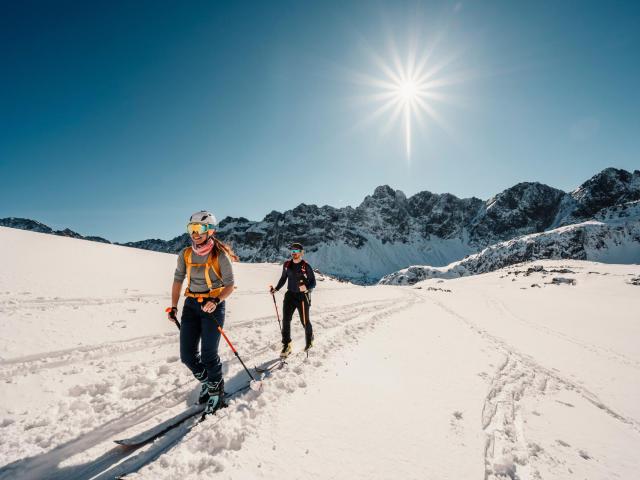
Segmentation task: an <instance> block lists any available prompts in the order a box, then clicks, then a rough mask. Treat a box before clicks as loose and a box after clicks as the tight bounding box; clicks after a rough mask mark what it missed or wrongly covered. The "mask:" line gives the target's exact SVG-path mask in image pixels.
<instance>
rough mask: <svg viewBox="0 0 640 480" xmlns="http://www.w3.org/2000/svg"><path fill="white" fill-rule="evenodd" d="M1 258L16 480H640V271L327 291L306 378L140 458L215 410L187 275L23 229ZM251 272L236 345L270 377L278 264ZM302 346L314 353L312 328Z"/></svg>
mask: <svg viewBox="0 0 640 480" xmlns="http://www.w3.org/2000/svg"><path fill="white" fill-rule="evenodd" d="M0 246H1V247H2V248H0V262H1V264H2V265H3V269H2V270H1V271H0V294H1V296H0V352H1V353H0V355H1V356H2V360H0V379H1V380H2V382H1V383H0V385H1V386H0V393H1V395H0V399H1V400H0V479H3V480H4V479H26V478H30V479H31V478H47V479H90V478H102V479H106V478H115V477H117V476H121V475H124V474H129V475H128V476H127V478H129V477H131V478H137V479H138V478H139V479H147V478H148V479H163V478H166V479H175V478H181V479H192V478H193V479H195V478H237V479H247V478H284V479H288V478H291V479H293V478H311V479H313V478H316V479H321V478H322V479H324V478H363V479H365V478H366V479H370V478H380V479H382V478H385V479H386V478H410V479H411V478H452V479H460V478H464V479H467V478H469V479H473V478H477V479H483V478H520V479H526V478H531V479H534V478H543V479H565V478H589V479H599V478H602V479H605V478H616V477H619V478H634V477H635V476H636V475H637V472H638V471H639V469H640V459H639V458H638V456H637V451H639V450H640V408H639V407H638V405H640V402H638V400H639V399H640V382H639V381H638V380H639V379H640V378H639V377H640V351H639V348H638V345H640V342H639V340H640V324H639V323H638V321H637V320H638V316H637V312H638V311H640V295H639V293H640V285H639V284H640V267H638V266H629V265H604V264H598V263H593V262H585V261H577V260H566V261H548V260H545V261H542V262H536V263H535V264H527V265H524V266H514V267H509V268H506V269H503V270H500V271H497V272H492V273H488V274H484V275H477V276H470V277H464V278H458V279H454V280H438V279H432V280H427V281H425V282H421V283H419V284H417V285H415V286H413V287H393V286H373V287H358V286H353V285H349V284H343V283H339V282H334V281H332V280H330V279H325V280H323V281H322V282H320V284H319V286H318V288H317V289H316V292H315V294H314V299H313V307H312V317H311V318H312V320H313V322H314V328H315V332H316V346H315V347H314V349H313V350H312V353H311V355H310V357H309V358H308V359H306V358H304V357H303V356H302V354H301V353H297V354H295V355H294V356H293V358H291V360H290V361H289V362H288V364H287V365H286V366H285V367H284V368H283V369H281V370H276V371H274V372H273V373H272V374H271V375H267V376H266V378H265V380H264V382H263V385H264V389H263V391H262V392H252V391H248V392H246V393H243V394H241V395H239V396H237V397H235V398H234V399H233V400H231V402H230V406H229V408H227V409H225V410H224V411H222V412H220V413H219V415H218V418H210V419H208V420H207V421H206V422H204V423H203V424H200V425H197V426H195V427H194V428H193V429H192V430H191V431H186V430H185V429H176V430H174V431H172V432H171V433H169V434H167V435H166V436H164V437H162V438H160V439H158V440H156V441H155V442H152V443H151V444H149V445H145V446H144V447H142V448H138V449H127V448H124V447H119V446H116V445H115V444H113V443H112V440H114V439H116V438H122V437H125V436H128V435H130V434H133V433H136V432H139V431H141V430H144V429H145V428H148V427H150V426H153V425H156V424H158V423H160V422H161V421H162V420H164V419H167V418H169V417H171V416H172V415H175V414H177V413H178V412H180V411H182V409H184V408H185V406H186V405H187V404H188V403H189V402H191V401H193V399H194V395H196V394H197V384H196V382H195V381H194V380H192V379H191V378H190V375H189V374H188V373H187V369H186V368H185V367H183V366H182V365H181V364H180V362H179V359H178V343H177V340H178V339H177V335H176V333H177V332H176V331H175V327H174V326H172V325H171V324H170V323H169V322H167V321H166V320H165V319H164V313H163V312H162V310H163V308H164V306H165V305H166V304H167V302H168V300H169V299H168V290H169V286H170V282H171V274H172V271H173V268H174V263H175V256H172V255H168V254H160V253H152V252H145V251H141V250H134V249H127V248H124V247H116V246H111V245H101V244H97V243H91V242H85V241H81V240H75V239H69V238H57V237H52V236H46V235H42V234H37V233H32V232H23V231H17V230H10V229H4V228H0ZM534 267H535V268H534ZM236 272H237V276H238V289H237V291H236V292H235V293H234V294H233V296H232V297H231V299H230V300H229V310H228V315H227V322H226V325H225V328H226V330H227V333H228V335H229V336H230V337H231V339H232V340H233V341H234V342H235V343H236V346H237V348H238V350H239V351H240V354H241V355H242V356H243V358H244V359H245V361H246V363H247V364H248V365H256V364H261V363H263V362H265V361H268V360H269V359H272V358H274V356H275V355H276V354H277V349H278V333H279V332H278V330H277V328H278V327H277V321H276V319H275V316H274V314H273V304H272V302H271V299H270V296H268V295H266V294H265V293H264V292H265V287H266V286H267V285H268V284H269V283H273V282H274V281H275V280H276V278H277V276H278V273H279V267H278V266H277V265H273V264H240V265H237V266H236ZM554 279H555V280H554ZM25 292H28V293H25ZM39 297H40V298H39ZM134 310H135V311H134ZM293 332H294V342H295V347H294V350H295V351H297V352H299V350H300V347H301V344H302V338H303V336H302V328H300V326H299V325H297V324H296V325H295V326H294V328H293ZM221 356H222V360H223V362H224V371H225V377H226V379H227V389H228V390H231V389H234V388H236V387H238V386H241V385H243V384H244V383H245V382H246V374H245V373H244V372H243V371H242V370H241V367H240V366H239V365H238V362H237V360H235V358H234V356H233V354H231V352H230V351H229V350H228V349H226V347H225V346H224V345H221Z"/></svg>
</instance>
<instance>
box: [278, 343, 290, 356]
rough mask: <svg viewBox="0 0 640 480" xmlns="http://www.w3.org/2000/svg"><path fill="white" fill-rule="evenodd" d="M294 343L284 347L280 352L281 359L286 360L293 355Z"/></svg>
mask: <svg viewBox="0 0 640 480" xmlns="http://www.w3.org/2000/svg"><path fill="white" fill-rule="evenodd" d="M291 346H292V342H289V343H286V344H284V345H282V350H281V351H280V358H282V359H285V358H287V357H288V356H289V354H290V353H291Z"/></svg>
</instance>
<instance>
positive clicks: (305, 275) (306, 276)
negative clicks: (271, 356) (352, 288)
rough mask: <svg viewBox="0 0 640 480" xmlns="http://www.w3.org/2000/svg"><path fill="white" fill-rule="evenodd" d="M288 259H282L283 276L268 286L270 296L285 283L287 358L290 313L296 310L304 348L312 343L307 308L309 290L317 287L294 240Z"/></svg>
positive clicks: (283, 353)
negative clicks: (302, 333) (284, 260)
mask: <svg viewBox="0 0 640 480" xmlns="http://www.w3.org/2000/svg"><path fill="white" fill-rule="evenodd" d="M290 249H291V259H290V260H287V261H286V262H284V265H283V266H282V275H281V277H280V280H279V281H278V284H277V285H276V286H275V288H274V287H273V286H271V287H269V291H270V293H271V294H272V295H273V294H274V293H275V292H277V291H278V290H280V289H281V288H282V287H283V286H284V284H285V282H287V293H285V295H284V302H283V304H282V312H283V319H282V320H283V325H282V351H281V352H280V357H281V358H286V357H288V356H289V354H290V353H291V348H292V342H291V319H292V318H293V312H295V311H296V310H298V314H299V315H300V323H302V326H303V327H304V335H305V341H306V344H305V347H304V351H305V352H308V351H309V349H310V348H311V347H312V346H313V327H312V326H311V319H310V318H309V307H310V306H311V291H312V290H313V289H314V288H316V277H315V275H314V274H313V269H312V268H311V266H310V265H309V264H308V263H307V262H305V261H304V260H303V259H302V256H303V255H304V249H303V248H302V244H300V243H298V242H296V243H292V244H291V248H290Z"/></svg>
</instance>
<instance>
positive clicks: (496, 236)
mask: <svg viewBox="0 0 640 480" xmlns="http://www.w3.org/2000/svg"><path fill="white" fill-rule="evenodd" d="M565 195H566V194H565V193H564V192H563V191H561V190H558V189H555V188H552V187H548V186H546V185H542V184H540V183H519V184H517V185H515V186H514V187H511V188H509V189H507V190H505V191H504V192H501V193H499V194H498V195H496V196H495V197H493V198H491V199H490V200H488V201H487V202H486V206H485V209H484V212H483V214H481V215H480V216H479V218H478V220H477V221H476V222H474V224H473V225H472V226H471V228H470V232H471V238H472V241H473V242H474V243H475V244H477V245H479V246H482V245H487V241H489V242H490V243H494V242H495V241H501V240H507V239H509V238H513V237H515V236H518V235H526V234H528V233H538V232H542V231H544V230H546V229H547V228H549V226H550V225H551V223H552V222H553V220H554V218H555V216H556V213H557V210H558V206H559V204H560V201H561V200H562V198H563V197H564V196H565Z"/></svg>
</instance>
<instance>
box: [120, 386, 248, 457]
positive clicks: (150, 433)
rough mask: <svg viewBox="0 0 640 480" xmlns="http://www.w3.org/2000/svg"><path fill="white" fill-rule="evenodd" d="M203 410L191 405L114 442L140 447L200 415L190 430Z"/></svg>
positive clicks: (234, 392)
mask: <svg viewBox="0 0 640 480" xmlns="http://www.w3.org/2000/svg"><path fill="white" fill-rule="evenodd" d="M248 388H249V385H244V386H242V387H240V388H238V389H236V390H234V391H233V392H231V393H229V394H227V395H225V400H227V399H229V398H231V397H234V396H235V395H237V394H238V393H240V392H242V391H244V390H247V389H248ZM204 409H205V405H192V406H190V407H189V408H187V409H186V410H185V411H183V412H181V413H179V414H178V415H176V416H175V417H172V418H170V419H168V420H165V421H164V422H162V423H160V424H158V425H156V426H155V427H151V428H150V429H149V430H146V431H144V432H141V433H139V434H137V435H134V436H133V437H129V438H123V439H119V440H114V442H115V443H117V444H118V445H124V446H127V447H132V446H138V445H142V444H144V443H147V442H150V441H151V440H155V439H156V438H158V437H160V436H162V435H164V434H165V433H167V432H168V431H169V430H172V429H174V428H176V427H177V426H179V425H182V424H186V423H187V421H188V420H189V419H192V418H193V417H196V416H197V415H200V414H202V416H201V418H200V419H198V420H199V421H194V422H193V423H192V424H191V425H189V426H188V428H189V429H191V428H192V427H193V426H195V425H197V424H198V423H199V422H200V421H202V420H204V419H205V415H204V413H203V412H204Z"/></svg>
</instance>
